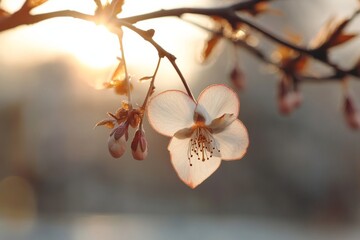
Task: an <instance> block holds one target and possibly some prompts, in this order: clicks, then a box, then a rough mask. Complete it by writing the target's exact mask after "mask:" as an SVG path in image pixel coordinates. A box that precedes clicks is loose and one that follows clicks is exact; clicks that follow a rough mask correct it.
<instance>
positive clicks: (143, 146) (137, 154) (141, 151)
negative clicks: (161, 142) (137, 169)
mask: <svg viewBox="0 0 360 240" xmlns="http://www.w3.org/2000/svg"><path fill="white" fill-rule="evenodd" d="M147 145H148V144H147V141H146V138H145V133H144V131H142V130H137V131H136V133H135V136H134V139H133V141H132V143H131V149H132V155H133V158H134V159H136V160H144V159H145V158H146V157H147V154H148V146H147Z"/></svg>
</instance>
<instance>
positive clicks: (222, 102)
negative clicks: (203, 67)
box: [198, 84, 240, 120]
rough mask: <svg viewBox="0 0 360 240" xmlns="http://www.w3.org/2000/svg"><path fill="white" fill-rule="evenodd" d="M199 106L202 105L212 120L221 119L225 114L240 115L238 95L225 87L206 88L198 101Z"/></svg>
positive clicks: (213, 86)
mask: <svg viewBox="0 0 360 240" xmlns="http://www.w3.org/2000/svg"><path fill="white" fill-rule="evenodd" d="M198 104H199V105H202V106H203V107H204V108H205V109H206V112H207V113H208V114H209V116H210V118H211V119H212V120H213V119H215V118H218V117H221V116H222V115H224V114H225V113H229V114H234V116H235V117H236V118H237V117H238V115H239V109H240V101H239V98H238V96H237V94H236V93H235V92H234V91H233V90H232V89H231V88H229V87H227V86H225V85H220V84H218V85H211V86H209V87H207V88H205V89H204V90H203V91H202V92H201V94H200V96H199V99H198Z"/></svg>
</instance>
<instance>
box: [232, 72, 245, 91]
mask: <svg viewBox="0 0 360 240" xmlns="http://www.w3.org/2000/svg"><path fill="white" fill-rule="evenodd" d="M230 80H231V82H232V84H233V86H234V87H235V88H236V89H237V90H239V91H240V90H243V89H244V88H245V76H244V73H243V71H242V70H241V69H240V68H239V67H238V66H235V67H234V69H233V70H232V71H231V73H230Z"/></svg>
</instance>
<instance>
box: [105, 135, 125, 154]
mask: <svg viewBox="0 0 360 240" xmlns="http://www.w3.org/2000/svg"><path fill="white" fill-rule="evenodd" d="M108 148H109V152H110V154H111V156H113V157H114V158H120V157H121V156H122V155H124V153H125V150H126V139H125V135H123V136H122V137H120V138H119V139H117V140H116V139H115V135H112V136H110V137H109V139H108Z"/></svg>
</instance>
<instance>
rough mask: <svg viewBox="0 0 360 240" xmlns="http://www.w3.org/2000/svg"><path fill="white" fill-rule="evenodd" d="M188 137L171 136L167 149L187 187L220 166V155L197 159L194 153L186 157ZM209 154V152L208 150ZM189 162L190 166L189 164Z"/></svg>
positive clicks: (192, 186)
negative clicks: (207, 158)
mask: <svg viewBox="0 0 360 240" xmlns="http://www.w3.org/2000/svg"><path fill="white" fill-rule="evenodd" d="M189 141H190V139H189V138H187V139H178V138H175V137H174V138H172V139H171V141H170V143H169V146H168V150H169V151H170V156H171V163H172V165H173V167H174V168H175V171H176V173H177V174H178V176H179V178H180V179H181V180H182V181H183V182H184V183H185V184H186V185H188V186H189V187H191V188H195V187H196V186H198V185H199V184H200V183H202V182H203V181H204V180H205V179H207V178H208V177H209V176H210V175H211V174H213V173H214V172H215V170H216V169H218V167H219V166H220V163H221V159H220V157H215V156H213V157H211V158H210V159H209V160H205V161H202V160H198V158H197V156H196V155H193V157H191V158H190V161H189V159H188V147H189ZM208 154H209V156H210V153H209V152H208ZM190 162H191V164H192V166H190Z"/></svg>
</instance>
